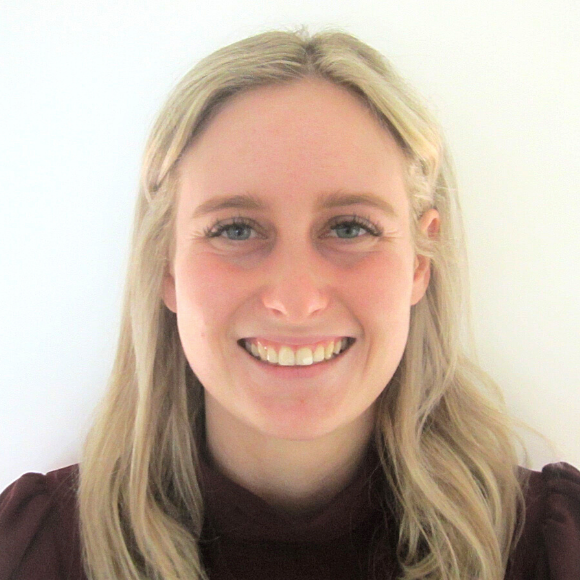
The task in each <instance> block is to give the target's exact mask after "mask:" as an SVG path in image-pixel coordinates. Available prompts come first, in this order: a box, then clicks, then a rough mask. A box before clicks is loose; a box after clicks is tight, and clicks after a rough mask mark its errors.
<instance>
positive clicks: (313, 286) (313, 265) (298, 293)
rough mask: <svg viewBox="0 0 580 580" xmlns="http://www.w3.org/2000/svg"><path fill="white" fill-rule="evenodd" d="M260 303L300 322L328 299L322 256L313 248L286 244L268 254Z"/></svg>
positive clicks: (321, 307) (290, 319)
mask: <svg viewBox="0 0 580 580" xmlns="http://www.w3.org/2000/svg"><path fill="white" fill-rule="evenodd" d="M266 271H267V274H266V275H267V284H266V287H265V288H264V290H263V292H262V303H263V304H264V306H265V307H266V308H267V309H268V310H270V311H271V312H272V313H273V314H274V315H275V316H277V317H279V318H284V319H285V320H286V321H288V322H300V321H303V320H306V319H308V318H310V317H312V316H313V315H314V314H316V313H317V312H319V311H323V310H324V309H325V308H327V306H328V303H329V301H330V299H329V296H328V282H327V279H326V276H325V270H324V264H323V260H322V258H321V257H320V256H319V255H318V254H317V253H316V251H315V250H314V249H313V248H312V247H304V246H303V245H302V244H300V245H297V244H294V245H291V244H290V245H286V247H285V248H280V249H279V251H278V252H273V253H272V254H271V255H270V260H268V264H266Z"/></svg>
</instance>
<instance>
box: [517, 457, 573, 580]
mask: <svg viewBox="0 0 580 580" xmlns="http://www.w3.org/2000/svg"><path fill="white" fill-rule="evenodd" d="M525 497H526V521H525V526H524V531H523V534H522V536H521V539H520V541H519V542H518V545H517V547H516V551H515V553H514V557H513V567H512V571H511V574H508V575H507V576H506V578H509V580H580V471H578V470H577V469H576V468H574V467H572V466H571V465H569V464H568V463H552V464H549V465H546V466H545V467H544V468H543V469H542V471H541V472H536V471H532V472H529V477H528V482H527V485H526V487H525Z"/></svg>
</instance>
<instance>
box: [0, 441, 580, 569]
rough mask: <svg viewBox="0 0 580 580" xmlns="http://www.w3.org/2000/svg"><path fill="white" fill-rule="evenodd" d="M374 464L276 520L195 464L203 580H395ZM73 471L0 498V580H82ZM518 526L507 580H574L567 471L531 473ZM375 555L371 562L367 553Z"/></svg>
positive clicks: (578, 490)
mask: <svg viewBox="0 0 580 580" xmlns="http://www.w3.org/2000/svg"><path fill="white" fill-rule="evenodd" d="M377 461H378V458H377V457H376V455H375V454H374V452H373V451H372V449H371V450H369V454H368V455H367V457H366V459H365V462H364V464H363V466H362V467H361V469H360V471H359V472H358V474H357V477H356V478H355V480H354V481H353V482H352V483H351V484H350V485H349V486H348V487H346V488H345V489H344V490H343V491H342V492H341V493H339V494H338V495H337V496H336V497H335V498H334V499H333V501H332V502H331V503H330V504H329V505H328V506H326V507H324V508H321V509H320V510H319V511H318V512H316V513H315V514H312V515H310V516H308V517H290V516H284V515H281V514H280V513H278V511H276V510H274V509H273V508H272V507H271V506H270V505H269V504H268V503H266V502H265V501H264V500H262V499H261V498H259V497H258V496H256V495H254V494H253V493H251V492H250V491H248V490H246V489H244V488H243V487H241V486H239V485H237V484H236V483H234V482H233V481H231V480H230V479H228V478H227V477H225V476H224V475H222V474H221V473H220V472H218V471H217V470H215V469H214V468H213V467H212V466H211V465H210V464H209V462H208V461H207V460H204V461H203V463H202V465H201V473H202V486H203V489H204V497H205V505H206V514H207V517H206V522H205V524H204V533H203V536H202V541H201V549H202V555H203V560H204V564H205V566H206V569H207V570H208V572H209V574H210V578H211V579H212V580H226V579H227V580H249V579H252V580H255V579H256V578H268V579H272V580H274V579H280V580H298V579H300V580H309V579H312V580H314V579H316V580H325V579H329V580H342V579H344V580H356V579H358V578H360V579H365V580H366V579H369V578H372V571H373V570H375V572H376V574H377V578H381V579H385V578H389V576H392V577H393V578H394V577H395V575H396V571H397V564H396V557H395V554H394V551H393V548H392V546H393V545H394V538H395V535H396V525H395V522H394V520H393V518H392V517H391V518H388V519H387V521H386V522H385V521H384V520H383V519H382V518H383V516H382V510H381V509H380V505H379V501H380V497H381V496H380V494H379V489H380V488H381V486H382V485H383V483H382V477H381V471H380V469H377V467H378V463H377ZM77 480H78V466H77V465H71V466H69V467H65V468H63V469H58V470H56V471H51V472H49V473H48V474H46V475H42V474H39V473H27V474H25V475H23V476H22V477H20V478H19V479H17V480H16V481H15V482H14V483H13V484H11V485H10V486H9V487H8V488H7V489H6V490H5V491H4V492H3V493H2V494H1V495H0V580H9V579H11V580H41V579H42V580H57V579H58V580H86V578H85V575H84V573H83V570H82V564H81V558H80V545H79V532H78V515H77V509H76V485H77ZM526 506H527V508H526V525H525V529H524V534H523V537H522V539H521V541H520V542H519V544H518V546H517V549H516V552H515V554H514V556H513V558H512V563H511V565H510V569H509V571H508V574H507V576H506V578H508V579H509V580H580V472H579V471H578V470H576V469H575V468H574V467H572V466H570V465H568V464H566V463H558V464H551V465H547V466H546V467H544V468H543V469H542V471H541V472H536V471H533V472H531V473H530V479H529V487H528V489H527V490H526ZM376 547H378V548H379V549H378V553H379V556H380V557H379V559H377V560H375V559H374V558H373V557H372V554H373V553H374V552H375V548H376Z"/></svg>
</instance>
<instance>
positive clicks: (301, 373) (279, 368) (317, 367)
mask: <svg viewBox="0 0 580 580" xmlns="http://www.w3.org/2000/svg"><path fill="white" fill-rule="evenodd" d="M355 344H356V343H353V344H351V345H350V346H349V347H348V348H347V349H346V350H345V351H343V352H341V353H340V354H339V355H338V356H336V357H334V358H332V359H330V360H327V361H324V362H319V363H314V364H311V365H300V366H284V365H273V364H270V363H267V362H264V361H262V360H258V359H257V358H256V357H254V356H253V355H251V354H250V353H249V352H248V351H247V350H246V349H245V348H244V347H243V346H240V348H241V349H242V350H243V351H244V352H245V353H246V355H247V356H248V357H249V358H250V359H251V360H253V361H254V362H255V363H256V366H257V368H259V369H261V370H262V371H264V372H266V373H268V374H269V375H270V376H274V377H278V378H280V379H311V378H314V377H318V376H319V375H321V374H322V373H325V372H328V371H331V370H333V369H336V368H338V367H340V366H341V364H342V363H341V361H343V360H346V359H347V358H350V357H349V356H348V355H349V353H350V351H351V350H352V349H353V347H354V346H355ZM238 346H239V345H238Z"/></svg>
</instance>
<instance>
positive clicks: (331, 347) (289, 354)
mask: <svg viewBox="0 0 580 580" xmlns="http://www.w3.org/2000/svg"><path fill="white" fill-rule="evenodd" d="M354 342H355V339H354V338H351V337H343V338H339V339H335V340H331V341H327V342H326V343H319V344H317V345H312V346H303V347H300V348H297V349H296V350H294V349H293V348H291V347H289V346H286V345H282V346H279V347H274V346H273V345H272V344H263V343H262V342H261V341H260V340H259V339H241V340H239V341H238V345H239V346H240V347H242V348H244V349H245V350H246V351H247V352H248V353H249V354H250V355H251V356H253V357H254V358H256V359H258V360H259V361H261V362H264V363H266V364H270V365H273V366H310V365H316V364H318V363H323V362H327V361H329V360H333V359H335V358H336V357H338V356H339V355H341V354H342V353H343V352H345V351H347V350H348V349H349V348H350V347H351V346H352V344H354Z"/></svg>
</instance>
